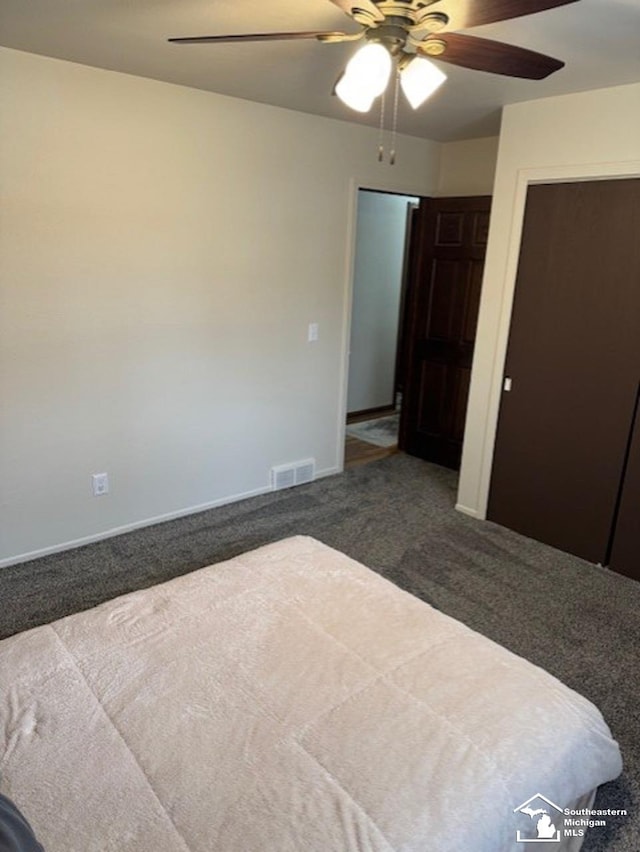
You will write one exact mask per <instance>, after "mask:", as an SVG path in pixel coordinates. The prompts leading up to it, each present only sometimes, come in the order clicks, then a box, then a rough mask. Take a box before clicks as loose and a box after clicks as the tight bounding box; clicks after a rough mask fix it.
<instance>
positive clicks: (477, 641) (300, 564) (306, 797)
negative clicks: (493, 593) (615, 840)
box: [0, 537, 621, 852]
mask: <svg viewBox="0 0 640 852" xmlns="http://www.w3.org/2000/svg"><path fill="white" fill-rule="evenodd" d="M0 672H1V673H2V674H1V676H0V678H1V679H0V690H1V694H0V755H1V764H0V789H1V790H2V792H3V793H5V794H7V795H9V796H10V797H11V798H13V799H14V800H15V801H16V803H17V804H18V805H19V807H20V808H21V809H22V810H23V812H24V813H25V815H26V816H27V818H28V819H29V820H30V821H31V823H32V825H33V828H34V830H35V831H36V834H37V835H38V836H39V839H40V841H41V842H42V843H43V845H44V847H45V849H46V850H47V852H92V850H95V852H110V850H113V852H174V850H176V852H177V850H190V852H302V850H304V852H356V850H357V852H365V850H366V852H389V850H398V852H399V850H403V852H430V850H434V852H435V850H437V852H447V850H451V852H461V850H465V852H471V850H473V852H502V850H514V849H525V845H524V844H516V842H515V841H516V829H517V828H519V829H521V830H522V829H523V825H522V822H518V819H520V820H522V819H523V817H522V815H518V814H516V815H514V813H513V811H514V809H515V808H517V807H518V806H519V805H520V804H521V803H523V802H525V801H526V800H527V799H529V798H530V797H532V796H534V795H536V794H542V795H544V796H545V797H547V798H548V799H549V800H551V801H552V802H554V803H556V804H557V805H559V806H560V807H565V806H568V805H569V804H570V803H574V802H576V801H584V800H586V797H588V795H589V793H590V792H591V791H592V790H593V789H594V788H596V787H597V786H598V785H599V784H601V783H603V782H605V781H608V780H610V779H612V778H614V777H616V776H617V775H618V774H619V773H620V771H621V761H620V754H619V750H618V746H617V744H616V742H615V741H614V740H613V739H612V738H611V735H610V732H609V729H608V728H607V725H606V724H605V722H604V721H603V719H602V717H601V715H600V713H599V711H598V710H597V709H596V708H595V707H594V706H593V705H592V704H591V703H590V702H588V701H587V700H586V699H584V698H582V697H581V696H579V695H578V694H576V693H575V692H573V691H572V690H570V689H568V688H567V687H565V686H563V685H562V684H561V683H560V682H559V681H558V680H556V679H555V678H553V677H551V676H550V675H548V674H547V673H545V672H544V671H542V670H541V669H539V668H537V667H535V666H533V665H531V664H530V663H528V662H526V661H524V660H523V659H521V658H519V657H516V656H515V655H513V654H512V653H510V652H508V651H507V650H505V649H504V648H502V647H500V646H498V645H496V644H495V643H493V642H491V641H489V640H488V639H486V638H484V637H482V636H480V635H479V634H477V633H474V632H473V631H471V630H469V629H468V628H466V627H464V626H463V625H462V624H460V623H459V622H457V621H455V620H453V619H451V618H449V617H447V616H445V615H443V614H442V613H439V612H437V611H436V610H435V609H433V608H432V607H430V606H428V605H427V604H425V603H423V602H421V601H419V600H418V599H417V598H415V597H413V596H411V595H409V594H407V593H406V592H403V591H401V590H400V589H398V588H397V587H395V586H394V585H392V584H391V583H389V582H387V581H386V580H384V579H383V578H382V577H380V576H379V575H377V574H375V573H374V572H372V571H370V570H369V569H368V568H365V567H364V566H362V565H360V564H358V563H356V562H354V561H353V560H351V559H349V558H347V557H346V556H344V555H343V554H341V553H338V552H336V551H334V550H332V549H330V548H328V547H326V546H325V545H323V544H320V543H319V542H317V541H315V540H313V539H310V538H303V537H297V538H291V539H287V540H285V541H281V542H278V543H275V544H272V545H269V546H266V547H262V548H260V549H258V550H255V551H252V552H250V553H246V554H244V555H242V556H238V557H237V558H235V559H232V560H230V561H227V562H223V563H220V564H218V565H212V566H210V567H208V568H204V569H202V570H199V571H195V572H194V573H192V574H188V575H186V576H183V577H179V578H177V579H174V580H171V581H170V582H168V583H163V584H162V585H158V586H154V587H152V588H150V589H146V590H142V591H138V592H135V593H133V594H129V595H125V596H123V597H121V598H118V599H116V600H113V601H110V602H108V603H105V604H103V605H101V606H99V607H97V608H95V609H93V610H90V611H87V612H82V613H78V614H76V615H72V616H70V617H68V618H64V619H61V620H59V621H56V622H54V623H52V624H50V625H46V626H42V627H38V628H35V629H33V630H30V631H27V632H25V633H22V634H19V635H17V636H14V637H11V638H9V639H6V640H4V641H2V642H0ZM528 821H529V820H528V818H527V817H526V816H525V817H524V822H525V823H527V822H528ZM524 828H525V829H526V828H527V826H526V824H525V826H524ZM532 836H534V837H535V833H534V834H533V835H532ZM526 848H531V847H526ZM555 848H558V847H555Z"/></svg>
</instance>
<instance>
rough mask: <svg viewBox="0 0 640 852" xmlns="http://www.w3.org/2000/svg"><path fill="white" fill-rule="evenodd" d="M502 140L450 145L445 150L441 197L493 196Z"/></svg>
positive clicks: (439, 191) (439, 182) (474, 141)
mask: <svg viewBox="0 0 640 852" xmlns="http://www.w3.org/2000/svg"><path fill="white" fill-rule="evenodd" d="M497 157H498V137H497V136H489V137H487V138H485V139H465V140H463V141H461V142H446V143H445V144H443V146H442V154H441V157H440V174H439V176H438V195H442V196H452V195H491V193H492V191H493V179H494V175H495V170H496V160H497Z"/></svg>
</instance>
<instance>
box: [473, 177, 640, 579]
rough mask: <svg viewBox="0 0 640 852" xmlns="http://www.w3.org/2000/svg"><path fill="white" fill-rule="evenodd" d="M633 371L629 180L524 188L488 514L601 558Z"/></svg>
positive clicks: (634, 290) (633, 220) (639, 224)
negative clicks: (506, 382) (507, 382)
mask: <svg viewBox="0 0 640 852" xmlns="http://www.w3.org/2000/svg"><path fill="white" fill-rule="evenodd" d="M639 373H640V180H635V179H634V180H607V181H592V182H580V183H571V184H548V185H538V186H532V187H530V189H529V192H528V196H527V206H526V211H525V221H524V228H523V236H522V245H521V252H520V261H519V267H518V275H517V283H516V292H515V301H514V307H513V316H512V323H511V332H510V338H509V346H508V353H507V361H506V370H505V378H509V379H510V380H511V382H510V385H511V389H510V390H506V388H505V390H504V391H503V394H502V403H501V409H500V418H499V423H498V433H497V439H496V446H495V455H494V463H493V471H492V480H491V490H490V499H489V510H488V517H489V518H490V519H491V520H493V521H497V522H498V523H500V524H503V525H504V526H507V527H511V528H512V529H515V530H517V531H519V532H521V533H524V534H525V535H528V536H531V537H532V538H535V539H538V540H539V541H543V542H546V543H548V544H551V545H554V546H555V547H558V548H560V549H561V550H566V551H568V552H570V553H575V554H577V555H578V556H582V557H583V558H585V559H588V560H590V561H592V562H601V563H605V562H606V560H607V557H608V551H609V544H610V537H611V531H612V527H613V521H614V516H615V512H616V504H617V500H618V495H619V490H620V481H621V475H622V470H623V466H624V461H625V456H626V453H627V448H628V442H629V433H630V429H631V424H632V420H633V413H634V407H635V400H636V393H637V389H638V380H639Z"/></svg>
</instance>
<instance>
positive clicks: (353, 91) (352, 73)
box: [335, 41, 393, 112]
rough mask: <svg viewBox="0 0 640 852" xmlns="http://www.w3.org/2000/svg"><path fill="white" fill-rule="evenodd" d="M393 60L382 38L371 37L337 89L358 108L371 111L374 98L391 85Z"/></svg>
mask: <svg viewBox="0 0 640 852" xmlns="http://www.w3.org/2000/svg"><path fill="white" fill-rule="evenodd" d="M392 66H393V60H392V59H391V54H390V53H389V51H388V50H387V49H386V48H385V47H383V45H382V44H380V42H375V41H370V42H369V43H368V44H365V46H364V47H361V48H360V49H359V50H358V51H357V52H356V53H355V54H354V55H353V56H352V57H351V59H350V60H349V62H348V63H347V67H346V68H345V71H344V74H343V75H342V76H341V77H340V80H339V81H338V83H337V85H336V88H335V92H336V95H337V96H338V97H339V98H340V100H341V101H342V102H343V103H344V104H346V105H347V106H348V107H351V109H354V110H356V111H357V112H369V110H370V109H371V106H372V104H373V102H374V100H375V99H376V98H377V97H378V95H381V94H382V93H383V92H384V90H385V89H386V88H387V84H388V83H389V77H390V76H391V69H392Z"/></svg>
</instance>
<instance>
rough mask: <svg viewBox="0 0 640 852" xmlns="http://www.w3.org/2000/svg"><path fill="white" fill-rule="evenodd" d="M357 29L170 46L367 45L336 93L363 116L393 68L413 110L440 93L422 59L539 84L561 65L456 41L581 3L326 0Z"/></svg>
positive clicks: (494, 44) (437, 75)
mask: <svg viewBox="0 0 640 852" xmlns="http://www.w3.org/2000/svg"><path fill="white" fill-rule="evenodd" d="M330 2H332V3H333V4H334V5H335V6H338V7H339V8H340V9H341V10H342V11H343V12H344V13H345V14H346V15H348V16H349V17H350V18H351V19H352V20H353V21H355V22H356V23H357V24H358V25H359V26H360V30H359V31H357V32H355V33H343V32H315V31H311V32H308V31H307V32H297V33H296V32H287V33H275V32H274V33H252V34H246V35H214V36H189V37H186V38H170V39H169V41H171V42H174V43H178V44H212V43H218V44H220V43H224V42H227V43H229V42H252V41H253V42H256V41H290V40H294V39H315V40H316V41H319V42H321V43H324V44H335V43H337V42H346V41H358V40H359V39H362V38H365V39H366V40H367V44H366V45H365V46H364V47H363V48H361V50H359V51H358V52H357V53H356V54H355V55H354V56H353V57H352V58H351V60H350V61H349V63H348V65H347V67H346V69H345V71H344V73H343V74H342V76H341V77H340V79H339V80H338V83H337V84H336V86H335V89H334V92H335V94H337V95H338V97H339V98H340V99H341V100H342V101H343V102H344V103H345V104H346V105H347V106H349V107H350V108H351V109H354V110H356V111H358V112H362V113H364V112H368V111H369V110H370V109H371V107H372V105H373V102H374V100H375V99H376V97H378V96H379V95H381V94H383V93H384V91H385V89H386V87H387V85H388V82H389V78H390V76H391V71H392V67H393V61H394V59H395V60H396V61H397V74H396V99H395V106H394V112H395V110H396V109H397V81H398V75H399V78H400V86H401V88H402V91H403V93H404V95H405V96H406V98H407V100H408V101H409V103H410V104H411V106H412V107H413V109H417V108H418V107H420V106H421V105H422V104H423V103H424V102H425V101H426V99H427V98H428V97H429V96H430V95H431V94H433V92H435V91H436V89H437V88H438V87H439V86H440V85H442V83H443V82H444V80H445V79H446V76H445V74H443V72H442V71H441V70H440V69H439V68H438V66H436V65H434V64H433V63H432V62H430V61H429V60H428V59H426V58H425V57H427V56H428V57H435V58H436V59H437V60H438V61H439V62H446V63H449V64H451V65H458V66H460V67H462V68H468V69H470V70H474V71H483V72H485V73H490V74H501V75H503V76H506V77H521V78H525V79H530V80H543V79H544V78H545V77H548V76H549V75H550V74H553V73H555V72H556V71H559V70H560V69H561V68H562V67H563V65H564V63H563V62H561V61H560V60H558V59H554V58H553V57H551V56H545V55H544V54H541V53H536V52H535V51H532V50H527V49H526V48H523V47H516V46H515V45H511V44H505V43H504V42H499V41H493V40H491V39H484V38H478V37H476V36H471V35H466V33H464V34H463V33H460V32H459V30H468V29H472V28H473V27H479V26H483V25H484V24H493V23H497V22H499V21H506V20H510V19H512V18H519V17H522V16H524V15H532V14H536V13H539V12H545V11H547V10H549V9H554V8H557V7H560V6H566V5H568V4H570V3H576V2H579V0H330Z"/></svg>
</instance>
